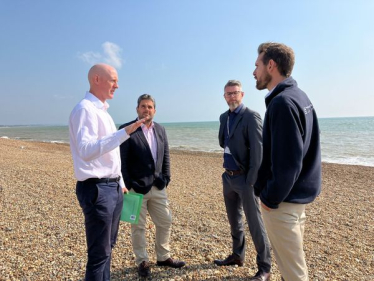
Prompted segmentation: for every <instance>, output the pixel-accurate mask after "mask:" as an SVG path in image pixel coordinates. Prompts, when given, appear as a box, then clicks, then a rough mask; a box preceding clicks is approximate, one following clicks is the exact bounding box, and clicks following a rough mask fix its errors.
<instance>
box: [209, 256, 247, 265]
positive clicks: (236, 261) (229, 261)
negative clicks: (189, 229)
mask: <svg viewBox="0 0 374 281" xmlns="http://www.w3.org/2000/svg"><path fill="white" fill-rule="evenodd" d="M214 263H215V264H216V265H218V266H223V265H238V266H243V261H242V260H241V259H240V258H239V257H238V256H237V255H235V254H232V255H230V256H228V257H227V258H226V259H224V260H214Z"/></svg>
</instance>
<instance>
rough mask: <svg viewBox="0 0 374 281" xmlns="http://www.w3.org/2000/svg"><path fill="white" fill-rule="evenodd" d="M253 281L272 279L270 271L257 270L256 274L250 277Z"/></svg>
mask: <svg viewBox="0 0 374 281" xmlns="http://www.w3.org/2000/svg"><path fill="white" fill-rule="evenodd" d="M249 280H251V281H269V280H270V272H263V271H261V270H259V271H257V273H256V275H255V276H253V277H252V278H249Z"/></svg>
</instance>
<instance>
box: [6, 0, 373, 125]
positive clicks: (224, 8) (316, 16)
mask: <svg viewBox="0 0 374 281" xmlns="http://www.w3.org/2000/svg"><path fill="white" fill-rule="evenodd" d="M373 14H374V1H372V0H356V1H353V0H329V1H326V0H313V1H312V0H305V1H299V0H295V1H291V0H284V1H279V0H264V1H252V0H242V1H241V0H227V1H225V0H189V1H187V0H153V1H151V0H148V1H146V0H121V1H95V0H91V1H88V0H80V1H73V0H65V1H50V0H44V1H41V0H33V1H26V0H24V1H21V0H0V34H1V41H0V96H1V100H2V105H1V110H0V125H36V124H42V125H67V124H68V119H69V114H70V112H71V110H72V108H73V107H74V106H75V104H77V103H78V102H79V101H80V100H81V99H82V98H83V97H84V95H85V92H86V91H88V90H89V84H88V80H87V73H88V70H89V68H90V67H91V66H92V65H94V64H95V63H108V64H111V65H112V66H114V67H115V68H116V69H117V71H118V76H119V89H118V90H117V91H116V92H115V96H114V98H113V99H112V100H109V101H108V103H109V104H110V108H109V112H110V114H111V116H112V117H113V119H114V121H115V123H116V124H122V123H125V122H128V121H130V120H133V119H135V117H136V101H137V98H138V97H139V96H140V95H141V94H144V93H147V94H151V95H152V96H154V98H155V99H156V116H155V119H154V120H155V121H158V122H161V123H169V122H195V121H218V120H219V115H220V114H221V113H223V112H224V111H226V110H227V109H228V107H227V104H226V102H225V100H224V98H223V87H224V85H225V84H226V82H227V81H228V80H230V79H237V80H240V81H241V82H242V85H243V91H244V92H245V96H244V99H243V103H244V104H245V105H246V106H247V107H250V108H251V109H253V110H255V111H257V112H259V113H260V115H261V116H262V117H264V113H265V110H266V109H265V103H264V96H265V95H266V93H267V90H263V91H258V90H257V89H256V88H255V80H254V78H253V74H252V73H253V70H254V64H255V61H256V58H257V47H258V45H259V44H261V43H263V42H269V41H273V42H281V43H284V44H286V45H289V46H290V47H292V48H293V50H294V52H295V57H296V63H295V66H294V70H293V73H292V77H293V78H294V79H295V80H296V81H297V82H298V85H299V87H300V88H301V89H302V90H303V91H305V92H306V93H307V94H308V96H309V98H310V100H311V101H312V103H313V105H314V108H315V109H316V111H317V115H318V117H320V118H326V117H353V116H374V90H373V86H372V85H371V83H370V81H373V80H374V78H373V71H372V69H373V66H374V31H373V30H374V17H373Z"/></svg>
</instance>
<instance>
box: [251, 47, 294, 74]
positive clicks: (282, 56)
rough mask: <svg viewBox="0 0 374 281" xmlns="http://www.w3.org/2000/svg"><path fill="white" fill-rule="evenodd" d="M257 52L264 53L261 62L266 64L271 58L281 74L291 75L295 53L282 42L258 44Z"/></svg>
mask: <svg viewBox="0 0 374 281" xmlns="http://www.w3.org/2000/svg"><path fill="white" fill-rule="evenodd" d="M257 52H258V54H259V55H260V54H261V53H264V56H263V57H262V62H263V63H264V64H265V65H267V64H268V63H269V61H270V60H273V61H274V62H275V63H276V64H277V67H278V71H279V73H280V74H281V75H282V76H285V77H289V76H291V73H292V69H293V66H294V64H295V54H294V52H293V50H292V49H291V48H290V47H288V46H286V45H285V44H282V43H273V42H267V43H262V44H261V45H260V46H258V49H257Z"/></svg>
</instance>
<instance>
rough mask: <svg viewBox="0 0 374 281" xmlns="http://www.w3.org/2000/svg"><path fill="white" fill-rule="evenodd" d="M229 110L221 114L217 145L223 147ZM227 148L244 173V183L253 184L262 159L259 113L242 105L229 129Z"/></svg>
mask: <svg viewBox="0 0 374 281" xmlns="http://www.w3.org/2000/svg"><path fill="white" fill-rule="evenodd" d="M228 116H229V111H226V112H225V113H223V114H221V116H220V118H219V121H220V127H219V134H218V139H219V145H220V146H221V147H222V148H224V144H225V134H224V130H225V128H226V123H227V118H228ZM229 138H230V140H229V148H230V152H231V155H232V157H233V158H234V160H235V163H236V165H237V166H238V167H239V168H240V170H242V171H244V173H246V183H247V184H248V185H254V184H255V182H256V179H257V172H258V169H259V168H260V165H261V161H262V120H261V117H260V114H258V113H257V112H255V111H253V110H250V109H249V108H247V107H245V106H243V108H242V109H241V110H240V112H239V113H238V115H237V116H236V118H235V123H234V124H233V126H232V129H231V130H230V135H229Z"/></svg>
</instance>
